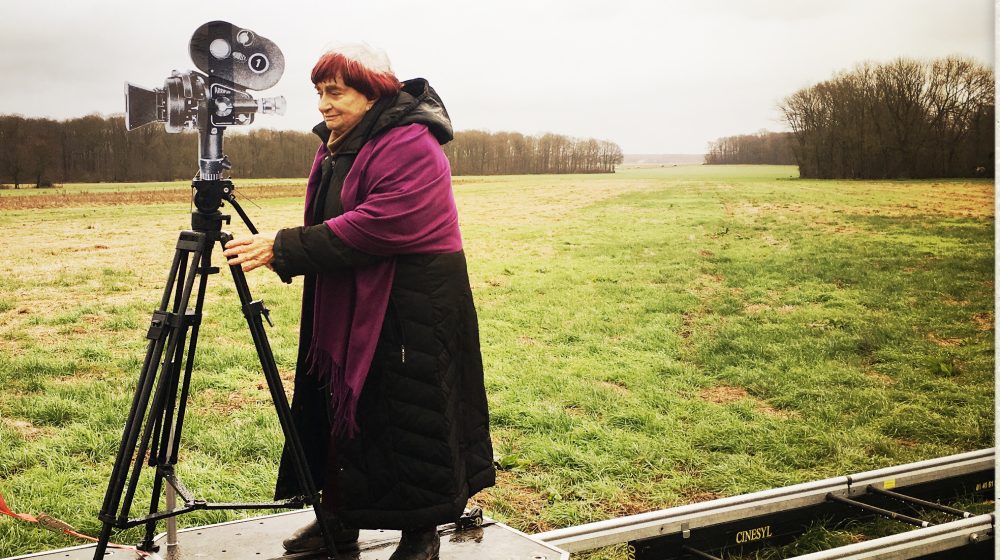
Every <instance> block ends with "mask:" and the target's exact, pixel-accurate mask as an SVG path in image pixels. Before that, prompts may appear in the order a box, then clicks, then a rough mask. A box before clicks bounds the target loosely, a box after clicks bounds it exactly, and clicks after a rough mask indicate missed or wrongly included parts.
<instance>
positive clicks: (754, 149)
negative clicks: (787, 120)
mask: <svg viewBox="0 0 1000 560" xmlns="http://www.w3.org/2000/svg"><path fill="white" fill-rule="evenodd" d="M705 163H706V164H708V165H720V164H769V165H795V164H796V163H798V162H797V161H796V159H795V153H794V151H793V150H792V133H791V132H769V131H767V130H761V131H759V132H757V133H756V134H740V135H737V136H726V137H723V138H719V139H718V140H715V141H714V142H710V143H709V144H708V153H706V154H705Z"/></svg>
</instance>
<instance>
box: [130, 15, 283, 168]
mask: <svg viewBox="0 0 1000 560" xmlns="http://www.w3.org/2000/svg"><path fill="white" fill-rule="evenodd" d="M190 54H191V60H192V61H193V62H194V64H195V66H196V67H197V68H198V70H200V71H201V72H198V71H194V70H189V71H187V72H180V71H177V70H174V71H173V72H172V73H171V75H170V76H169V77H168V78H167V79H166V80H165V81H164V83H163V87H162V88H155V89H146V88H143V87H140V86H136V85H134V84H131V83H126V84H125V128H126V129H127V130H133V129H135V128H138V127H140V126H143V125H146V124H150V123H153V122H162V123H164V128H165V129H166V131H167V132H181V131H184V130H197V131H198V132H199V133H200V135H201V142H200V149H201V154H200V156H201V157H200V160H199V171H200V177H201V178H202V179H206V180H216V179H221V177H222V172H223V171H224V170H225V169H228V168H229V162H228V160H227V159H226V157H225V155H224V154H223V153H222V133H223V131H224V130H225V128H226V127H227V126H237V125H247V124H250V123H252V122H253V120H254V116H255V115H256V114H258V113H260V114H279V115H280V114H284V112H285V99H284V98H283V97H271V98H264V99H260V100H255V99H254V98H253V96H251V95H250V94H249V93H247V90H253V91H259V90H264V89H267V88H270V87H271V86H273V85H275V84H276V83H278V80H280V79H281V75H282V74H283V73H284V71H285V58H284V55H282V53H281V50H280V49H279V48H278V46H277V45H275V44H274V43H273V42H272V41H270V40H269V39H267V38H266V37H263V36H261V35H258V34H257V33H255V32H253V31H251V30H249V29H246V28H242V27H239V26H236V25H233V24H231V23H229V22H225V21H210V22H208V23H206V24H204V25H202V26H201V27H199V28H198V29H196V30H195V32H194V35H192V37H191V42H190Z"/></svg>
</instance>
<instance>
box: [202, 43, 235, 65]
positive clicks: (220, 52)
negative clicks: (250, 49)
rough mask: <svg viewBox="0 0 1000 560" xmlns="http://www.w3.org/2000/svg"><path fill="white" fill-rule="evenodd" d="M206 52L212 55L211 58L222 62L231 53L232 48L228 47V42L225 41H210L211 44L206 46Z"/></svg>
mask: <svg viewBox="0 0 1000 560" xmlns="http://www.w3.org/2000/svg"><path fill="white" fill-rule="evenodd" d="M208 52H210V53H212V56H214V57H215V58H218V59H219V60H222V59H224V58H226V57H228V56H229V53H231V52H233V49H232V47H230V46H229V41H227V40H225V39H216V40H214V41H212V44H211V45H209V46H208Z"/></svg>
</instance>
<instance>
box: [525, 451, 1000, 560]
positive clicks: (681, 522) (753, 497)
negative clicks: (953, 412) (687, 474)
mask: <svg viewBox="0 0 1000 560" xmlns="http://www.w3.org/2000/svg"><path fill="white" fill-rule="evenodd" d="M994 453H995V449H994V448H989V449H981V450H979V451H971V452H968V453H961V454H958V455H951V456H948V457H941V458H937V459H930V460H927V461H920V462H917V463H910V464H906V465H898V466H895V467H889V468H885V469H878V470H874V471H869V472H863V473H858V474H854V475H849V476H839V477H835V478H828V479H826V480H820V481H815V482H806V483H803V484H797V485H794V486H787V487H783V488H774V489H771V490H763V491H761V492H755V493H752V494H743V495H740V496H732V497H728V498H722V499H719V500H712V501H707V502H701V503H697V504H689V505H684V506H678V507H674V508H669V509H664V510H659V511H653V512H649V513H641V514H638V515H630V516H627V517H620V518H617V519H610V520H607V521H599V522H596V523H588V524H585V525H578V526H575V527H567V528H564V529H556V530H554V531H547V532H544V533H538V534H536V535H534V538H535V539H536V540H539V541H541V542H544V543H546V544H550V545H552V546H556V547H559V548H561V549H563V550H566V551H569V552H581V551H585V550H592V549H595V548H601V547H605V546H611V545H614V544H621V543H627V542H630V541H636V540H642V539H651V538H654V537H661V536H666V535H670V534H685V533H686V534H690V531H692V530H694V529H698V528H702V527H709V526H712V525H717V524H721V523H726V522H732V521H738V520H742V519H746V518H752V517H760V516H763V515H767V514H773V513H780V512H785V511H791V510H795V509H800V508H804V507H810V506H816V505H819V504H822V503H824V502H826V501H827V495H828V494H833V495H835V496H840V497H844V498H848V497H857V496H859V495H861V494H864V493H865V491H866V487H867V486H868V485H872V486H874V487H877V488H883V489H894V488H903V487H906V486H912V485H916V484H921V483H925V482H931V481H935V480H941V479H947V478H954V477H959V476H963V475H969V474H975V473H979V472H985V471H988V472H989V473H990V474H991V475H992V472H993V468H994ZM942 526H944V525H942Z"/></svg>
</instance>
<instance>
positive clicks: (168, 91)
mask: <svg viewBox="0 0 1000 560" xmlns="http://www.w3.org/2000/svg"><path fill="white" fill-rule="evenodd" d="M191 60H193V61H194V64H195V66H197V67H198V70H200V72H197V71H193V70H192V71H188V72H178V71H174V72H173V73H172V74H171V75H170V77H168V78H167V79H166V81H165V82H164V84H163V87H162V88H158V89H152V90H150V89H146V88H142V87H138V86H135V85H132V84H126V85H125V107H126V110H125V113H126V116H125V127H126V128H127V129H128V130H132V129H135V128H138V127H140V126H143V125H146V124H150V123H154V122H162V123H165V125H166V130H167V132H181V131H183V130H189V129H190V130H197V131H198V134H199V149H200V154H199V155H200V157H199V160H198V161H199V166H198V167H199V168H198V174H197V175H196V176H195V178H194V180H192V181H191V186H192V188H193V190H194V205H195V207H196V209H195V210H194V211H193V212H191V226H192V227H191V230H190V231H182V232H180V235H179V236H178V239H177V244H176V245H175V251H174V259H173V261H172V262H171V265H170V272H169V275H168V278H167V282H166V284H165V287H164V289H163V296H162V299H161V300H160V307H159V308H158V309H157V310H156V311H154V312H153V317H152V319H151V320H150V325H149V330H148V331H147V334H146V338H147V339H148V340H149V342H148V345H147V350H146V357H145V359H144V360H143V362H142V363H143V366H142V370H141V372H140V374H139V381H138V382H137V383H136V392H135V397H134V398H133V401H132V407H131V408H130V411H129V416H128V420H127V421H126V423H125V426H124V429H123V431H122V440H121V446H120V447H119V449H118V454H117V456H116V458H115V465H114V468H113V470H112V473H111V478H110V480H109V481H108V489H107V492H106V493H105V495H104V505H103V506H102V507H101V512H100V514H99V516H98V518H99V519H100V520H101V521H102V523H103V525H102V529H101V536H100V538H99V539H97V547H96V548H95V550H94V560H104V558H105V552H106V550H107V547H108V543H109V541H110V538H111V532H112V530H113V529H115V528H118V529H127V528H130V527H138V526H140V525H144V526H145V528H146V530H145V537H144V538H143V540H142V542H141V543H139V545H137V548H138V549H139V550H142V551H147V552H151V551H155V550H157V548H158V545H157V544H156V542H155V539H154V535H155V532H156V525H157V523H158V522H159V521H161V520H165V521H166V522H167V544H168V546H179V544H178V539H177V525H176V521H175V518H176V516H178V515H181V514H184V513H187V512H190V511H194V510H199V509H205V510H208V509H233V510H236V509H276V508H292V509H297V508H301V507H302V506H303V505H305V504H309V505H311V506H313V509H314V510H315V511H316V517H317V520H318V521H319V525H320V527H321V530H322V533H323V540H324V543H325V545H326V550H327V551H329V552H328V553H327V554H328V556H327V557H329V558H333V559H336V557H337V555H336V553H335V550H336V549H335V546H334V540H333V533H332V530H331V529H330V528H329V527H330V526H329V525H328V524H327V523H325V522H324V521H323V513H322V511H321V508H319V507H318V506H319V503H320V501H319V500H320V498H319V492H318V491H317V490H316V488H315V485H314V484H313V482H312V476H311V475H310V474H309V466H308V463H307V460H306V456H305V451H304V450H303V448H302V443H301V441H300V440H299V438H298V433H297V432H296V429H295V424H294V422H293V419H292V415H291V409H290V408H289V406H288V400H287V398H286V397H285V392H284V388H283V387H282V383H281V376H280V374H279V372H278V366H277V365H276V364H275V361H274V354H273V353H272V351H271V346H270V343H269V342H268V340H267V334H266V332H265V331H264V324H263V321H264V320H265V319H266V320H267V321H268V322H269V323H270V318H269V314H268V310H267V307H266V306H265V305H264V302H263V301H262V300H253V299H252V297H251V295H250V288H249V286H248V284H247V280H246V276H245V275H244V273H243V270H242V268H241V267H240V265H238V264H237V265H230V266H229V270H230V272H231V275H232V278H233V282H234V283H235V286H236V294H237V295H238V297H239V299H240V306H241V309H242V311H243V315H244V317H245V318H246V320H247V326H248V327H249V328H250V334H251V337H252V338H253V341H254V347H255V349H256V350H257V356H258V358H259V360H260V364H261V369H262V371H263V374H264V377H265V378H266V379H267V384H268V388H269V389H270V391H271V398H272V400H273V401H274V406H275V411H276V412H277V414H278V420H279V422H280V423H281V427H282V431H283V433H284V434H285V443H286V445H287V446H288V449H290V450H291V452H292V457H293V465H294V467H295V472H296V475H297V476H298V481H299V484H300V487H301V488H302V496H299V497H296V498H292V499H288V500H281V501H278V502H268V503H261V502H252V503H209V502H208V501H206V500H203V499H198V498H196V497H195V495H194V494H193V493H192V492H191V490H190V489H189V488H188V487H187V486H185V485H184V484H183V483H182V482H181V481H180V478H179V477H178V473H177V469H176V467H177V464H178V459H179V456H180V455H179V449H180V438H181V431H182V428H183V424H184V411H185V410H186V403H187V401H188V398H189V396H190V391H191V390H192V383H191V379H192V375H193V372H194V363H195V362H194V352H195V349H196V348H197V338H198V333H199V327H200V325H201V320H202V316H203V312H204V307H205V294H206V290H207V287H208V279H209V277H210V276H211V275H213V274H218V273H219V272H220V267H216V266H212V250H213V248H214V247H216V246H219V247H224V246H225V244H226V243H227V242H229V241H230V240H232V239H233V236H232V234H231V233H230V232H227V231H222V224H223V223H229V219H230V217H229V216H226V215H224V214H222V213H221V212H220V211H219V208H221V207H222V205H223V201H225V202H227V203H229V204H230V205H231V206H232V207H233V209H234V210H236V212H238V213H239V215H240V218H242V219H243V222H244V223H245V224H246V226H247V228H248V229H249V230H250V232H251V233H254V234H256V233H257V229H256V228H255V227H254V225H253V223H251V221H250V218H249V217H248V216H247V215H246V212H244V211H243V209H242V208H241V207H240V205H239V203H238V202H237V200H236V198H235V195H234V188H233V183H232V181H231V180H230V179H229V178H228V177H223V173H225V171H226V170H227V169H229V168H230V167H231V166H230V164H229V159H228V158H227V157H226V155H225V154H224V153H223V151H222V137H223V133H224V132H225V130H226V127H229V126H234V125H245V124H250V123H251V122H253V119H254V116H255V115H256V114H258V113H262V114H268V113H278V114H280V113H283V112H284V109H285V100H284V99H283V98H281V97H275V98H270V99H261V100H254V98H253V97H252V96H251V95H250V94H249V93H247V90H262V89H267V88H269V87H271V86H273V85H274V84H276V83H277V82H278V80H279V79H281V74H282V73H283V72H284V69H285V60H284V57H283V56H282V54H281V51H280V50H278V47H277V46H275V44H274V43H272V42H271V41H269V40H267V39H266V38H264V37H261V36H260V35H258V34H256V33H254V32H253V31H250V30H249V29H245V28H241V27H238V26H235V25H233V24H231V23H227V22H224V21H212V22H209V23H206V24H204V25H202V26H201V27H199V28H198V29H197V30H196V31H195V32H194V36H192V37H191ZM192 303H193V307H192V306H191V304H192ZM185 350H187V353H186V354H185ZM144 466H148V467H153V468H154V469H155V475H154V476H153V481H152V482H153V484H152V495H151V499H150V502H149V503H150V507H149V515H146V516H142V517H138V518H136V517H132V515H131V513H130V512H131V510H132V505H133V501H134V499H135V498H136V495H137V494H136V492H137V488H138V485H139V483H140V482H141V480H140V479H141V472H142V470H143V467H144ZM164 492H165V495H164ZM161 497H164V498H165V509H164V510H160V498H161ZM174 552H176V550H174ZM174 552H169V549H168V557H170V558H173V557H175V556H176V554H175V553H174ZM180 555H181V556H183V557H188V555H189V553H187V552H183V553H180ZM143 556H147V555H143ZM195 556H198V554H195Z"/></svg>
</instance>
